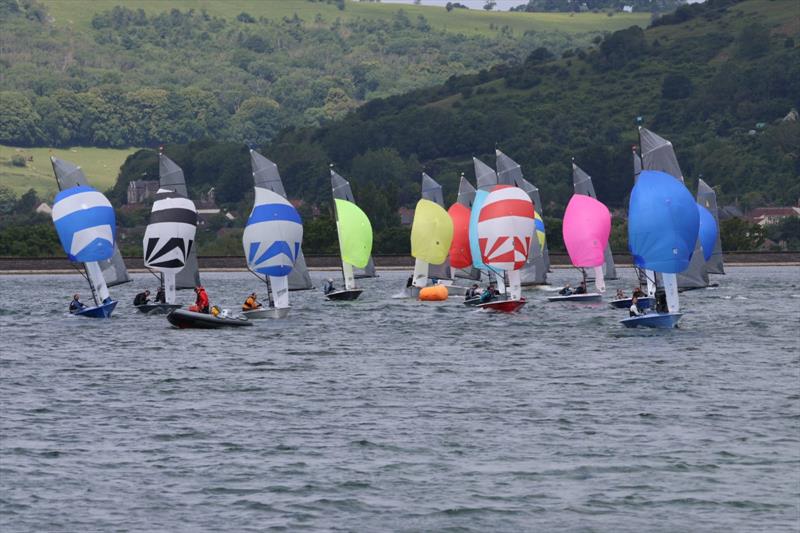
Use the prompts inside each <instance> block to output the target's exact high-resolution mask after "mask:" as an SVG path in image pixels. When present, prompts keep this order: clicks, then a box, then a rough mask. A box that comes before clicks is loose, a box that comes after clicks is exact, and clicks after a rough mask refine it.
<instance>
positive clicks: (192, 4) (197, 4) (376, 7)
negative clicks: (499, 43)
mask: <svg viewBox="0 0 800 533" xmlns="http://www.w3.org/2000/svg"><path fill="white" fill-rule="evenodd" d="M42 3H43V4H44V5H46V6H47V9H48V11H49V13H50V14H51V15H52V16H53V18H54V19H55V23H56V24H58V25H72V24H74V25H76V26H78V27H81V28H86V27H88V26H89V24H90V23H91V20H92V17H93V16H94V14H95V13H98V12H101V11H106V10H109V9H112V8H113V7H114V6H117V5H124V6H125V7H127V8H129V9H140V8H141V9H144V10H145V11H146V12H147V13H151V14H152V13H160V12H163V11H169V10H170V9H173V8H175V9H180V10H188V9H195V10H198V11H199V10H203V9H204V10H206V11H207V12H208V13H209V14H210V15H214V16H217V17H222V18H227V19H232V18H234V17H236V15H238V14H239V13H241V12H247V13H249V14H250V15H252V16H254V17H262V16H263V17H265V18H270V19H280V18H282V17H291V16H292V15H293V14H295V13H297V15H298V16H299V17H300V18H302V19H303V20H306V21H308V22H312V21H313V20H314V17H315V16H316V15H317V14H320V15H321V16H322V17H323V18H324V19H325V20H328V21H333V20H335V19H336V18H340V19H341V20H349V19H354V18H358V17H361V18H365V19H387V18H391V17H392V15H393V14H394V13H396V12H397V11H399V10H400V9H402V10H404V11H405V12H406V14H407V15H408V16H409V17H410V18H411V19H412V20H414V19H416V17H417V15H423V16H425V18H426V19H427V20H428V23H429V24H430V25H431V26H432V27H433V28H435V29H439V30H446V31H451V32H455V33H464V34H472V35H474V34H479V35H495V34H496V33H497V31H498V29H499V28H500V27H502V26H508V27H510V28H511V29H512V30H513V34H514V35H517V36H521V35H522V34H524V33H525V32H526V31H537V32H540V31H541V32H545V31H562V32H565V33H570V34H576V33H586V32H596V31H615V30H619V29H622V28H627V27H629V26H633V25H638V26H646V25H647V24H648V23H649V21H650V15H649V14H648V13H614V15H613V16H611V17H609V16H608V15H607V14H606V13H576V14H568V13H510V12H500V11H491V12H488V11H484V10H479V9H469V10H466V9H455V10H453V11H451V12H449V13H448V12H447V11H446V10H445V9H444V8H442V7H435V6H414V5H398V4H380V3H374V2H370V3H366V2H363V3H362V2H352V1H348V2H347V4H346V8H345V10H344V11H340V10H339V9H337V8H336V7H335V6H333V5H330V4H326V3H318V2H309V1H308V0H43V1H42ZM521 3H522V2H521Z"/></svg>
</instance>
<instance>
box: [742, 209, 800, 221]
mask: <svg viewBox="0 0 800 533" xmlns="http://www.w3.org/2000/svg"><path fill="white" fill-rule="evenodd" d="M789 217H800V207H756V208H755V209H753V210H752V211H750V212H749V213H748V214H747V218H749V219H750V220H752V221H753V222H755V223H756V224H758V225H759V226H768V225H770V224H777V223H779V222H781V221H782V220H783V219H785V218H789Z"/></svg>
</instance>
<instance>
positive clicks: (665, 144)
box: [639, 126, 708, 289]
mask: <svg viewBox="0 0 800 533" xmlns="http://www.w3.org/2000/svg"><path fill="white" fill-rule="evenodd" d="M639 143H640V146H641V150H642V169H643V170H659V171H661V172H666V173H667V174H670V175H671V176H673V177H675V178H676V179H678V180H680V181H681V183H683V182H684V179H683V172H681V167H680V165H678V157H677V156H676V155H675V150H674V148H673V146H672V143H671V142H670V141H668V140H666V139H665V138H663V137H661V136H659V135H656V134H655V133H653V132H652V131H650V130H648V129H647V128H643V127H641V126H640V127H639ZM677 279H678V288H679V289H700V288H703V287H708V271H707V270H706V261H705V259H704V258H703V250H702V248H701V247H700V239H697V242H696V243H695V245H694V252H693V253H692V259H691V261H690V262H689V267H688V268H687V269H686V270H684V271H683V272H681V273H679V274H678V275H677Z"/></svg>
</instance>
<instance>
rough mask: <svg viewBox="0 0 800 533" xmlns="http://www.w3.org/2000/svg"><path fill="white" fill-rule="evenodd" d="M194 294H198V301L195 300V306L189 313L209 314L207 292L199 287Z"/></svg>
mask: <svg viewBox="0 0 800 533" xmlns="http://www.w3.org/2000/svg"><path fill="white" fill-rule="evenodd" d="M194 292H195V293H196V294H197V299H196V300H195V302H194V305H193V306H192V307H190V308H189V311H194V312H196V313H206V314H208V294H207V293H206V290H205V289H204V288H203V287H201V286H200V285H198V286H197V287H195V288H194Z"/></svg>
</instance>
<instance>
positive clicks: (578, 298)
mask: <svg viewBox="0 0 800 533" xmlns="http://www.w3.org/2000/svg"><path fill="white" fill-rule="evenodd" d="M602 300H603V295H602V294H600V293H599V292H589V293H586V294H570V295H568V296H550V297H548V298H547V301H548V302H577V303H597V302H600V301H602ZM628 307H630V305H628Z"/></svg>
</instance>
